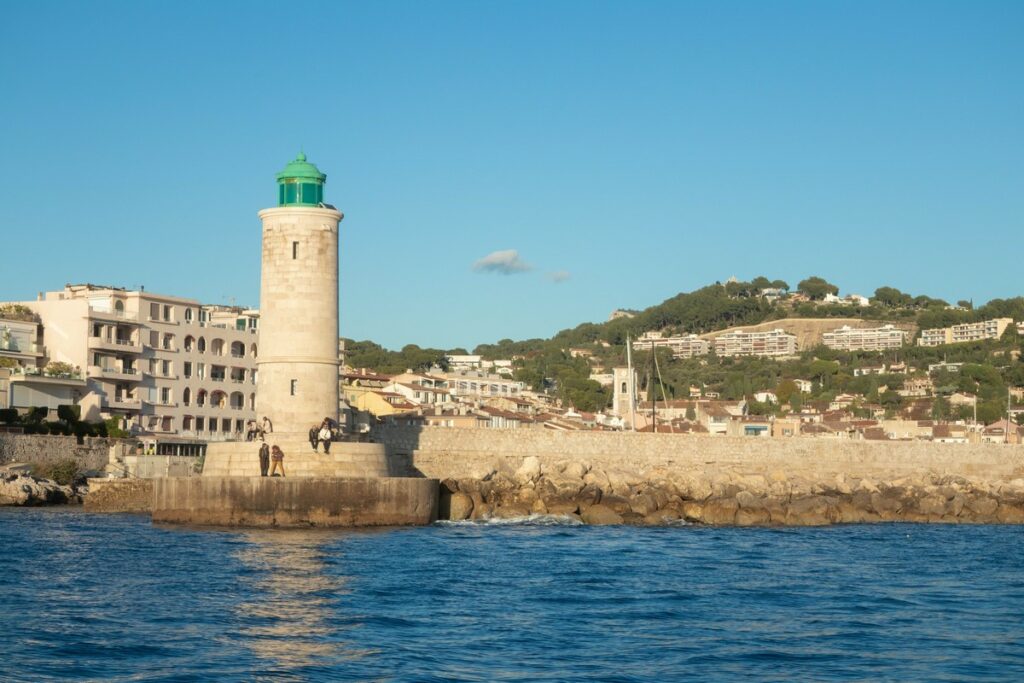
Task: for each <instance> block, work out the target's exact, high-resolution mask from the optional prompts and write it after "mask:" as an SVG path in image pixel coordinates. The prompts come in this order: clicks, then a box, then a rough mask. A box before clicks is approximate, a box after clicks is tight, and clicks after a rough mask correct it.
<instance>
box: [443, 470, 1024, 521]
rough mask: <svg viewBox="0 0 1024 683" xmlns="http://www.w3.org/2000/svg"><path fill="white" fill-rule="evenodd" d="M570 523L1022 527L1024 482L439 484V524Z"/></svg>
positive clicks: (528, 478)
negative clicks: (537, 517) (560, 518)
mask: <svg viewBox="0 0 1024 683" xmlns="http://www.w3.org/2000/svg"><path fill="white" fill-rule="evenodd" d="M531 514H548V515H569V516H573V517H575V518H577V519H579V520H580V521H582V522H584V523H587V524H634V525H664V524H672V523H680V522H690V523H697V524H712V525H738V526H776V525H787V526H813V525H825V524H836V523H859V522H945V523H1009V524H1021V523H1024V478H1017V479H1012V480H1007V481H999V482H990V481H985V480H981V479H971V478H968V477H964V476H959V475H954V474H938V473H927V472H926V473H922V474H920V475H917V476H908V477H900V478H898V479H892V480H888V481H879V480H875V479H871V478H868V477H847V476H845V475H842V474H839V475H836V476H835V477H834V478H832V479H831V480H825V481H823V480H814V479H809V478H805V477H800V476H793V475H789V474H786V473H783V472H774V473H767V474H764V475H762V474H743V473H740V472H737V471H735V470H732V469H729V468H709V469H707V470H705V471H703V472H687V471H681V470H678V469H673V468H664V467H656V468H653V469H651V470H649V471H647V472H644V473H641V472H639V471H636V470H623V469H614V468H607V469H605V468H601V467H598V466H593V465H592V464H591V463H588V462H586V461H584V460H566V461H556V462H549V463H543V464H542V463H541V461H540V459H538V458H536V457H527V458H525V459H524V460H523V462H522V465H521V466H520V467H519V468H518V469H516V470H515V471H514V472H508V471H504V472H503V471H500V470H499V469H493V470H491V471H490V472H487V473H486V474H485V475H484V476H482V477H479V478H478V477H473V478H460V479H446V480H444V481H442V482H441V499H440V514H439V517H440V518H441V519H450V520H465V519H472V520H486V519H492V518H512V517H523V516H527V515H531Z"/></svg>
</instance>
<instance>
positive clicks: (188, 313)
mask: <svg viewBox="0 0 1024 683" xmlns="http://www.w3.org/2000/svg"><path fill="white" fill-rule="evenodd" d="M185 322H187V323H190V322H192V309H191V308H186V309H185Z"/></svg>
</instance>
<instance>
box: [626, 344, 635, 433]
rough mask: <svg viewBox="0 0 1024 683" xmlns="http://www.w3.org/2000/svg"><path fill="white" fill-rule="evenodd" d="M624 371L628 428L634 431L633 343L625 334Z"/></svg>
mask: <svg viewBox="0 0 1024 683" xmlns="http://www.w3.org/2000/svg"><path fill="white" fill-rule="evenodd" d="M626 372H627V373H628V374H629V377H628V378H627V381H628V382H629V428H630V429H631V430H633V431H634V432H635V431H636V381H635V380H634V377H633V343H632V342H631V341H630V340H629V334H628V333H627V334H626Z"/></svg>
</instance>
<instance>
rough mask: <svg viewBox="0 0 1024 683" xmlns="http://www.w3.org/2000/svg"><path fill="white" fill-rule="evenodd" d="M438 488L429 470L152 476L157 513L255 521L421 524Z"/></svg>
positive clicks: (215, 521) (159, 516)
mask: <svg viewBox="0 0 1024 683" xmlns="http://www.w3.org/2000/svg"><path fill="white" fill-rule="evenodd" d="M438 493H439V487H438V482H437V480H435V479H423V478H399V477H377V478H369V477H367V478H334V477H332V478H316V477H290V478H286V477H212V476H205V475H204V476H202V477H167V478H162V479H154V480H153V521H154V522H171V523H178V524H198V525H223V526H251V527H309V526H322V527H354V526H410V525H423V524H429V523H431V522H433V521H434V520H435V519H437V504H438ZM90 495H91V494H90Z"/></svg>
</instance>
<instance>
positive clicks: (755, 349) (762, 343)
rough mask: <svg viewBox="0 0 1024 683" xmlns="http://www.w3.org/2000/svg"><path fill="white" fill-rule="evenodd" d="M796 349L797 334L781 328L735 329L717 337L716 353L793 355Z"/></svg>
mask: <svg viewBox="0 0 1024 683" xmlns="http://www.w3.org/2000/svg"><path fill="white" fill-rule="evenodd" d="M796 351H797V348H796V335H792V334H789V333H788V332H786V331H785V330H781V329H775V330H766V331H764V332H746V331H744V330H734V331H732V332H726V333H725V334H720V335H718V336H717V337H715V353H716V354H717V355H719V356H792V355H794V354H796Z"/></svg>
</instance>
